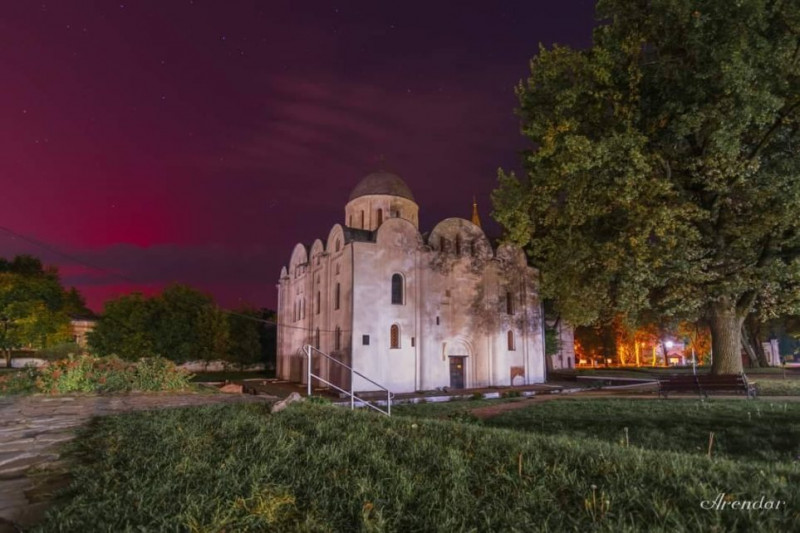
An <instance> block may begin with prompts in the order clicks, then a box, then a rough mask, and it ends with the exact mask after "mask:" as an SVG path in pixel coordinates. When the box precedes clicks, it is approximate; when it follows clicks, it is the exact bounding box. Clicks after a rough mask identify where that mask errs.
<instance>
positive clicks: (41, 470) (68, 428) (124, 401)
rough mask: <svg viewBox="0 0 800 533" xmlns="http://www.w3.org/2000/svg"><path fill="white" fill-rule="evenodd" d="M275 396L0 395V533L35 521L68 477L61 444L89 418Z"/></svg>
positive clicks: (73, 435)
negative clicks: (60, 450) (61, 452)
mask: <svg viewBox="0 0 800 533" xmlns="http://www.w3.org/2000/svg"><path fill="white" fill-rule="evenodd" d="M274 399H275V398H272V397H267V396H251V395H242V394H230V395H229V394H128V395H119V396H55V397H51V396H20V397H0V533H6V532H16V531H20V530H21V529H22V528H28V527H30V526H31V525H33V524H35V523H36V522H37V521H38V520H39V519H40V518H41V517H42V516H43V513H44V511H45V509H46V508H47V507H48V506H49V504H50V501H51V499H52V495H53V493H54V492H55V491H56V490H58V489H60V488H62V487H64V486H65V485H66V484H67V483H68V482H69V481H68V478H67V477H66V474H65V472H66V465H65V464H64V461H63V460H62V459H61V457H60V452H59V449H60V446H61V445H62V444H63V443H65V442H67V441H69V440H72V439H73V438H74V437H75V430H76V429H77V428H78V427H79V426H81V425H83V424H85V423H87V422H88V421H89V420H90V419H91V418H92V417H95V416H105V415H112V414H117V413H124V412H128V411H140V410H147V409H161V408H168V407H191V406H199V405H210V404H219V403H234V402H264V401H272V400H274Z"/></svg>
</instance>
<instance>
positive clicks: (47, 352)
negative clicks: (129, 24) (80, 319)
mask: <svg viewBox="0 0 800 533" xmlns="http://www.w3.org/2000/svg"><path fill="white" fill-rule="evenodd" d="M85 351H86V350H85V349H84V348H82V347H81V346H78V344H76V343H75V342H62V343H61V344H56V345H55V346H51V347H49V348H42V349H41V350H38V351H36V353H35V354H34V357H38V358H39V359H47V360H48V361H57V360H58V359H65V358H67V357H69V356H70V355H77V354H81V353H84V352H85Z"/></svg>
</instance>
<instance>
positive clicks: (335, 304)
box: [333, 283, 342, 309]
mask: <svg viewBox="0 0 800 533" xmlns="http://www.w3.org/2000/svg"><path fill="white" fill-rule="evenodd" d="M341 295H342V286H341V285H340V284H338V283H337V284H336V293H335V294H334V296H333V308H334V309H339V302H340V301H341Z"/></svg>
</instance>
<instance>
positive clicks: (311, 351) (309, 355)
mask: <svg viewBox="0 0 800 533" xmlns="http://www.w3.org/2000/svg"><path fill="white" fill-rule="evenodd" d="M303 352H304V353H305V355H306V358H307V360H308V375H307V376H306V377H307V380H308V395H309V396H311V379H312V378H314V379H316V380H318V381H321V382H322V383H325V384H326V385H328V386H329V387H333V388H334V389H336V390H337V391H339V392H341V393H342V394H346V395H347V396H348V397H349V398H350V409H355V407H356V400H358V402H359V404H360V405H366V406H367V407H369V408H371V409H374V410H375V411H378V412H379V413H383V414H385V415H386V416H392V397H393V396H394V395H393V394H392V392H391V391H390V390H389V389H387V388H386V387H384V386H383V385H381V384H380V383H376V382H375V381H373V380H371V379H369V378H368V377H367V376H365V375H364V374H362V373H361V372H358V371H357V370H354V369H353V367H351V366H349V365H346V364H344V363H342V362H341V361H339V360H338V359H335V358H333V357H331V356H330V355H328V354H326V353H325V352H323V351H320V350H318V349H316V348H314V347H313V346H311V345H310V344H307V345H305V346H304V347H303ZM314 352H316V353H318V354H319V355H321V356H323V357H325V358H326V359H328V360H329V361H333V362H334V363H336V364H337V365H339V366H341V367H343V368H346V369H347V370H349V371H350V390H349V391H347V390H344V389H343V388H341V387H339V386H338V385H335V384H333V383H331V382H330V381H328V380H327V379H325V378H323V377H322V376H318V375H317V374H314V372H313V368H314V365H313V364H312V360H311V359H312V355H313V354H314ZM356 376H358V377H360V378H362V379H365V380H367V381H369V382H370V383H372V384H373V385H375V386H376V387H378V388H379V389H381V390H384V391H386V410H383V409H381V408H380V407H378V406H377V405H376V404H374V403H371V402H369V401H367V400H365V399H364V398H360V397H359V396H358V395H356V393H355V391H354V390H353V387H354V382H355V379H354V378H355V377H356Z"/></svg>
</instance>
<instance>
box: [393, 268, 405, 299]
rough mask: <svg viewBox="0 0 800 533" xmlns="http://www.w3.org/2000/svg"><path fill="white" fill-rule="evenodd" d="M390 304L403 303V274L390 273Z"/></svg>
mask: <svg viewBox="0 0 800 533" xmlns="http://www.w3.org/2000/svg"><path fill="white" fill-rule="evenodd" d="M392 304H395V305H403V276H401V275H400V274H392Z"/></svg>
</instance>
